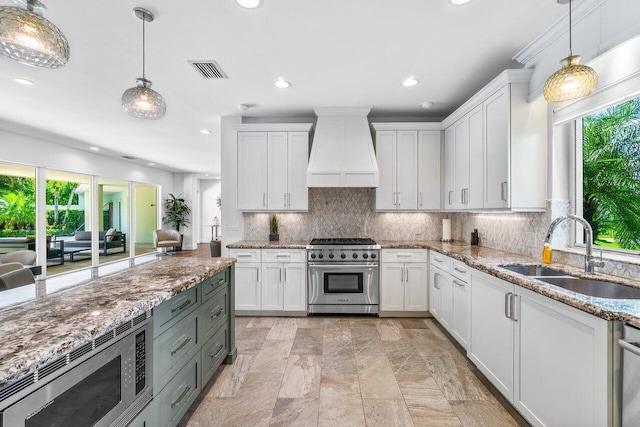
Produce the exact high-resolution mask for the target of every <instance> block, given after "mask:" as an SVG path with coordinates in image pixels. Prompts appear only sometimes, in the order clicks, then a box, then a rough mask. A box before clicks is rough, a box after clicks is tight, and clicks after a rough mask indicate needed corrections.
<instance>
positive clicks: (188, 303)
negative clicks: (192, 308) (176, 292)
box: [171, 299, 191, 313]
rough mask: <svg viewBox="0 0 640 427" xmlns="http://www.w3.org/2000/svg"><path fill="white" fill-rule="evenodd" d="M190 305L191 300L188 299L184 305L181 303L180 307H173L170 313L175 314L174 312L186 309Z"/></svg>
mask: <svg viewBox="0 0 640 427" xmlns="http://www.w3.org/2000/svg"><path fill="white" fill-rule="evenodd" d="M190 304H191V300H190V299H188V300H186V301H185V302H184V303H182V304H181V305H179V306H178V307H174V308H172V309H171V313H175V312H176V311H180V310H182V309H184V308H187V307H188V306H189V305H190Z"/></svg>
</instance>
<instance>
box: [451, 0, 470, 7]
mask: <svg viewBox="0 0 640 427" xmlns="http://www.w3.org/2000/svg"><path fill="white" fill-rule="evenodd" d="M470 1H471V0H449V3H451V4H453V5H455V6H460V5H461V4H467V3H469V2H470Z"/></svg>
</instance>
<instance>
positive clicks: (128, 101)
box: [122, 7, 167, 120]
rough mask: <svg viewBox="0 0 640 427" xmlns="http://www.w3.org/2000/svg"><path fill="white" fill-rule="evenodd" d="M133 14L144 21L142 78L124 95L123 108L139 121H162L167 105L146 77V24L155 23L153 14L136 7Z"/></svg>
mask: <svg viewBox="0 0 640 427" xmlns="http://www.w3.org/2000/svg"><path fill="white" fill-rule="evenodd" d="M133 13H134V14H135V15H136V16H137V17H138V18H139V19H140V20H142V77H139V78H137V79H136V87H132V88H131V89H127V90H126V91H125V92H124V93H123V94H122V108H124V111H126V112H127V113H129V115H131V116H133V117H136V118H138V119H154V120H155V119H161V118H162V117H164V114H165V113H166V112H167V105H166V104H165V102H164V99H162V95H160V94H159V93H158V92H156V91H155V90H153V89H151V81H150V80H147V79H146V75H145V32H144V24H145V22H151V21H153V18H154V16H153V14H152V13H151V12H149V11H148V10H147V9H143V8H141V7H136V8H135V9H133Z"/></svg>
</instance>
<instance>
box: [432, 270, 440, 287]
mask: <svg viewBox="0 0 640 427" xmlns="http://www.w3.org/2000/svg"><path fill="white" fill-rule="evenodd" d="M439 278H440V273H436V274H434V275H433V287H434V288H436V289H440V280H438V279H439Z"/></svg>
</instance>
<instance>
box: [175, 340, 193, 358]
mask: <svg viewBox="0 0 640 427" xmlns="http://www.w3.org/2000/svg"><path fill="white" fill-rule="evenodd" d="M183 337H184V335H183ZM189 341H191V337H189V338H187V339H185V340H184V341H182V342H181V343H180V345H179V346H177V347H176V348H174V349H172V350H171V355H172V356H173V355H174V354H176V353H178V352H179V351H180V350H182V349H183V348H184V346H185V345H187V344H189Z"/></svg>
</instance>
